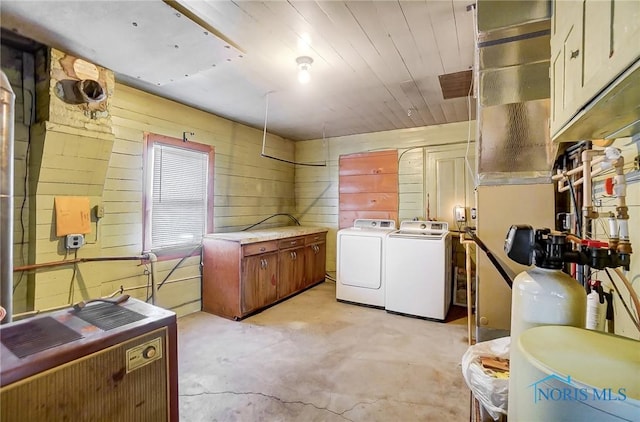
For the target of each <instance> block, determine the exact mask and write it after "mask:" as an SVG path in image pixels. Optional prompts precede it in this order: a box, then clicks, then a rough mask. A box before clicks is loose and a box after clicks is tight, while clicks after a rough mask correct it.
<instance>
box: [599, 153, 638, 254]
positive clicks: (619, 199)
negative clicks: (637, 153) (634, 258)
mask: <svg viewBox="0 0 640 422" xmlns="http://www.w3.org/2000/svg"><path fill="white" fill-rule="evenodd" d="M605 154H606V155H607V157H610V158H611V159H612V160H615V162H614V163H613V166H614V168H615V169H616V175H615V178H614V185H613V194H614V195H615V197H616V219H617V222H618V245H617V251H618V253H622V254H630V253H632V252H633V249H632V248H631V240H630V239H629V213H628V211H629V208H628V207H627V202H626V195H627V182H626V179H625V176H624V157H623V156H622V155H620V151H619V150H616V149H615V148H611V147H608V148H606V149H605Z"/></svg>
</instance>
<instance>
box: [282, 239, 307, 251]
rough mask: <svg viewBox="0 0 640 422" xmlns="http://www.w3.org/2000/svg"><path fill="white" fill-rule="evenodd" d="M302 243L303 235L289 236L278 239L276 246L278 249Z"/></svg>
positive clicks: (293, 246)
mask: <svg viewBox="0 0 640 422" xmlns="http://www.w3.org/2000/svg"><path fill="white" fill-rule="evenodd" d="M302 245H304V238H303V237H290V238H288V239H282V240H279V241H278V247H280V249H287V248H295V247H296V246H302Z"/></svg>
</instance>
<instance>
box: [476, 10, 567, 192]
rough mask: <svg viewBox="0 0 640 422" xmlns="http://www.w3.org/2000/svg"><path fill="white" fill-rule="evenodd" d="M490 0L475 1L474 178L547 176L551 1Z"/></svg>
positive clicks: (551, 153)
mask: <svg viewBox="0 0 640 422" xmlns="http://www.w3.org/2000/svg"><path fill="white" fill-rule="evenodd" d="M493 3H496V2H493V1H489V0H480V1H479V2H478V31H479V32H478V56H477V69H478V75H477V81H478V99H477V101H478V103H477V105H478V135H477V139H478V182H479V184H480V185H492V184H528V183H545V182H550V180H551V179H550V178H551V172H552V168H553V163H554V161H555V157H556V153H557V149H558V147H557V145H554V144H553V142H552V141H551V137H550V129H549V116H550V114H549V112H550V81H549V64H550V56H551V53H550V44H549V43H550V36H551V35H550V34H551V31H550V28H551V21H550V16H551V9H550V3H549V2H548V1H531V2H498V3H499V7H502V8H503V9H501V10H502V11H503V12H504V13H500V14H496V13H489V12H490V10H491V8H492V7H494V8H495V7H496V5H494V4H493ZM505 6H506V9H505ZM493 10H495V9H493Z"/></svg>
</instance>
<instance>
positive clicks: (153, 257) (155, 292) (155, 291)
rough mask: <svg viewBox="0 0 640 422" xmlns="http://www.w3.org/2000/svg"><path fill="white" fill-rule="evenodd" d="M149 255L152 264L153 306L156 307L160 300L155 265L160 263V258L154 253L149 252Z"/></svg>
mask: <svg viewBox="0 0 640 422" xmlns="http://www.w3.org/2000/svg"><path fill="white" fill-rule="evenodd" d="M147 255H149V262H150V263H151V304H152V305H155V304H156V300H157V298H158V284H157V283H156V265H155V263H156V262H157V261H158V256H157V255H156V254H154V253H153V252H147ZM165 281H166V280H165Z"/></svg>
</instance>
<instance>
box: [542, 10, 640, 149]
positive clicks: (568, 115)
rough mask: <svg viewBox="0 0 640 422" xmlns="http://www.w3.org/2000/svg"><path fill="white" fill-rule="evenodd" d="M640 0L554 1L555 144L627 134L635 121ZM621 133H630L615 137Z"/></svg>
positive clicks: (639, 97)
mask: <svg viewBox="0 0 640 422" xmlns="http://www.w3.org/2000/svg"><path fill="white" fill-rule="evenodd" d="M639 58H640V1H637V0H558V1H555V2H554V3H553V19H552V34H551V69H550V76H551V86H552V90H551V96H552V98H551V100H552V110H551V134H552V137H553V139H554V140H555V141H576V140H580V139H596V138H602V137H607V136H610V137H616V136H615V135H620V136H626V135H629V134H632V133H634V131H637V130H638V127H637V126H638V125H640V124H639V123H638V120H639V118H640V89H639V88H637V85H638V84H637V83H636V81H637V80H638V79H640V70H639V64H638V60H639ZM621 130H622V131H624V130H626V131H627V132H629V133H617V132H620V131H621Z"/></svg>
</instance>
